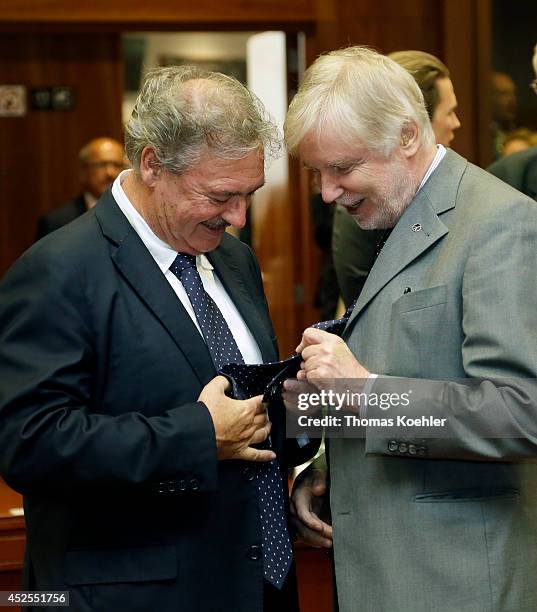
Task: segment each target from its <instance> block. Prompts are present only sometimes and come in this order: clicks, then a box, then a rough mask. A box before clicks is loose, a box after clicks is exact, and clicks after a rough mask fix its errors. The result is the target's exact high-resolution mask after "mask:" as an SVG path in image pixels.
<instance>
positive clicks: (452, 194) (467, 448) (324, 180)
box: [285, 47, 537, 612]
mask: <svg viewBox="0 0 537 612" xmlns="http://www.w3.org/2000/svg"><path fill="white" fill-rule="evenodd" d="M285 129H286V139H287V144H288V147H289V150H290V151H291V152H292V153H296V154H299V155H300V157H301V159H302V161H303V162H304V164H305V165H306V166H307V167H309V168H311V169H312V170H313V171H315V172H318V173H319V175H320V181H321V185H322V196H323V200H324V201H325V202H338V203H341V204H342V205H343V206H345V208H346V209H347V211H348V212H349V214H351V215H352V216H353V217H354V219H355V221H356V222H357V223H358V225H359V226H360V227H362V228H367V229H388V230H391V233H390V234H389V237H387V239H386V242H385V244H384V246H382V247H381V250H380V254H379V255H378V257H377V259H376V262H375V264H374V265H373V268H372V270H371V273H370V275H369V277H368V279H367V281H366V284H365V286H364V289H363V291H362V293H361V295H360V297H359V299H358V302H357V304H356V306H355V308H354V311H353V313H352V315H351V317H350V320H349V322H348V325H347V327H346V330H345V332H344V334H343V338H338V337H336V336H334V335H332V334H328V333H326V332H323V331H321V330H317V329H312V328H309V329H307V330H306V331H305V332H304V334H303V337H302V340H301V342H300V345H299V346H298V347H297V351H298V352H300V353H301V354H302V357H303V364H302V370H301V372H299V375H298V379H299V380H298V381H287V382H286V384H285V387H286V399H287V400H288V402H291V401H292V399H293V395H294V394H296V393H298V392H299V391H300V388H301V385H302V384H303V383H304V381H306V382H308V383H312V384H313V386H314V387H316V388H318V389H324V388H325V386H326V384H328V381H329V380H331V379H344V380H343V383H345V384H347V385H349V386H352V388H353V389H354V390H356V389H359V390H363V391H364V392H366V391H369V392H370V395H369V398H370V399H369V400H368V403H367V405H364V402H363V401H362V403H361V405H360V406H359V407H354V410H359V415H356V416H357V417H358V416H359V417H360V421H359V423H360V425H361V426H360V427H352V428H351V427H349V428H347V430H345V431H340V435H342V436H343V437H340V438H337V439H336V438H333V439H329V440H327V448H328V452H327V462H326V461H325V460H324V458H321V459H319V460H317V461H316V462H315V463H314V465H313V466H311V467H310V468H309V469H308V470H307V471H306V473H305V475H304V476H303V477H302V479H301V481H300V482H299V484H298V486H297V487H296V489H295V492H294V495H293V501H294V512H295V516H296V522H297V525H298V528H299V531H300V533H301V535H302V537H303V538H304V539H306V540H308V541H310V542H311V543H313V544H317V545H321V546H326V547H330V546H331V545H332V536H333V547H334V563H335V577H336V586H337V600H338V604H339V610H340V611H341V612H394V611H395V610H398V611H402V612H410V611H412V612H431V611H432V610H435V611H444V612H447V611H449V612H485V611H487V612H489V611H490V612H492V611H494V612H499V611H502V612H503V611H507V610H509V611H516V612H529V611H530V610H531V611H535V610H537V464H535V462H534V460H535V457H536V456H537V402H536V397H537V393H536V392H535V379H536V378H537V339H536V337H535V329H537V308H536V304H537V281H536V278H535V270H536V269H537V208H536V207H535V202H533V201H531V200H530V199H529V198H527V197H526V196H524V195H523V194H521V193H520V192H518V191H515V190H514V189H512V188H511V187H509V186H507V185H506V184H504V183H502V182H501V181H499V180H497V179H496V178H495V177H493V176H491V175H489V174H488V173H486V172H484V171H482V170H481V169H479V168H477V167H476V166H473V165H472V164H470V163H468V162H467V161H466V160H465V159H463V158H462V157H460V156H459V155H457V154H456V153H454V152H453V151H450V150H446V149H445V148H444V147H442V146H441V145H435V143H434V136H433V133H432V130H431V125H430V121H429V119H428V117H427V113H426V110H425V107H424V104H423V97H422V94H421V92H420V90H419V88H418V86H417V85H416V83H415V81H414V79H413V78H412V76H411V75H409V74H408V73H407V72H406V71H405V70H404V69H403V68H401V67H400V66H398V65H397V64H396V63H395V62H393V61H392V60H390V59H388V58H387V57H385V56H382V55H380V54H378V53H376V52H374V51H372V50H370V49H367V48H363V47H351V48H348V49H344V50H339V51H335V52H332V53H329V54H328V55H324V56H321V57H320V58H318V59H317V61H316V62H315V63H314V64H313V65H312V66H311V67H310V68H309V70H308V71H307V72H306V75H305V78H304V81H303V83H302V85H301V87H300V89H299V91H298V93H297V95H296V96H295V98H294V100H293V101H292V103H291V106H290V109H289V113H288V116H287V120H286V126H285ZM385 238H386V237H385ZM343 383H342V381H341V380H340V386H341V384H343ZM403 390H407V391H409V397H410V401H408V402H406V403H405V402H392V404H391V405H390V406H389V408H388V409H387V410H382V409H380V408H379V407H378V406H377V405H376V404H375V403H374V402H372V401H371V398H372V397H373V396H375V395H376V396H377V397H379V395H380V394H382V393H393V392H396V391H403ZM392 399H393V398H392ZM351 409H353V408H352V407H351ZM425 417H430V419H431V420H429V421H427V420H424V418H425ZM435 418H436V419H437V421H440V422H441V425H439V426H437V425H434V423H433V421H432V419H435ZM381 419H384V420H385V422H386V423H385V425H386V427H383V423H382V420H381ZM390 419H391V420H392V423H390V422H389V421H390ZM411 419H421V422H420V420H414V421H412V420H411ZM327 464H328V466H329V470H328V473H329V476H330V478H329V480H330V483H329V484H327V478H326V474H327V469H326V465H327ZM328 489H329V498H330V510H331V524H329V522H330V521H329V520H328V519H326V521H325V520H321V518H319V515H320V514H321V510H320V506H321V503H322V500H323V498H324V497H326V495H327V490H328ZM321 516H323V515H321ZM332 529H333V533H332Z"/></svg>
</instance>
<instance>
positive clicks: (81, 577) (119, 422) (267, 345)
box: [0, 191, 302, 612]
mask: <svg viewBox="0 0 537 612" xmlns="http://www.w3.org/2000/svg"><path fill="white" fill-rule="evenodd" d="M208 257H209V259H210V261H211V263H212V264H213V266H214V268H215V270H216V273H217V274H218V276H219V278H220V279H221V281H222V283H223V284H224V286H225V288H226V290H227V291H228V292H229V294H230V296H231V297H232V299H233V301H234V303H235V304H236V306H237V308H238V310H239V311H240V313H241V315H242V316H243V318H244V320H245V322H246V323H247V325H248V327H249V329H250V330H251V332H252V334H253V336H254V337H255V339H256V341H257V343H258V345H259V348H260V350H261V354H262V356H263V359H264V360H266V361H273V360H275V359H276V358H277V347H276V340H275V336H274V331H273V328H272V324H271V321H270V318H269V313H268V308H267V303H266V300H265V296H264V293H263V286H262V281H261V275H260V271H259V267H258V264H257V262H256V259H255V257H254V256H253V254H252V252H251V251H250V249H249V248H248V247H247V246H246V245H244V244H243V243H241V242H239V241H238V240H236V239H235V238H233V237H231V236H229V235H228V234H226V235H224V238H223V240H222V243H221V245H220V246H219V247H218V248H217V249H216V250H215V251H213V252H211V253H210V254H209V255H208ZM214 376H215V369H214V366H213V363H212V361H211V357H210V355H209V352H208V350H207V347H206V345H205V343H204V341H203V340H202V338H201V336H200V334H199V332H198V331H197V329H196V327H195V325H194V323H193V322H192V320H191V319H190V317H189V315H188V314H187V312H186V311H185V310H184V308H183V306H182V304H181V302H180V301H179V300H178V298H177V296H176V295H175V293H174V292H173V290H172V288H171V287H170V285H169V283H168V281H167V280H166V279H165V277H164V275H163V274H162V273H161V271H160V269H159V268H158V266H157V265H156V263H155V261H154V260H153V258H152V257H151V255H150V253H149V252H148V251H147V249H146V248H145V246H144V244H143V243H142V241H141V240H140V238H139V237H138V235H137V234H136V232H135V231H134V230H133V229H132V227H131V226H130V224H129V223H128V221H127V220H126V218H125V217H124V215H123V214H122V213H121V211H120V209H119V207H118V206H117V204H116V203H115V200H114V199H113V197H112V195H111V192H110V191H108V192H107V193H106V194H105V195H104V196H103V198H101V200H100V201H99V202H98V203H97V205H96V206H95V207H94V208H93V209H92V210H91V211H89V212H88V213H87V214H86V215H84V216H82V217H81V218H79V219H77V220H75V221H74V222H73V223H71V224H70V225H69V227H68V228H62V229H60V230H58V231H57V232H55V233H54V234H53V235H50V236H47V237H45V238H44V239H43V240H40V241H39V242H38V243H36V244H35V245H34V246H33V247H32V248H31V249H29V250H28V251H27V252H26V253H25V254H24V255H23V256H22V257H21V258H20V259H19V260H18V261H17V262H16V263H15V265H14V266H13V267H12V269H11V270H10V271H9V272H8V273H7V275H6V277H5V278H4V280H3V282H2V284H1V285H0V381H1V382H0V386H1V390H0V474H1V475H2V476H3V477H4V478H5V480H6V481H7V483H8V484H9V485H10V486H12V487H13V488H14V489H16V490H18V491H20V492H22V493H23V495H24V498H25V512H26V522H27V530H28V546H27V559H26V579H25V584H24V588H26V589H32V590H37V589H45V590H63V589H65V590H69V591H70V593H71V602H72V603H71V606H72V609H74V610H77V612H86V611H89V610H94V611H98V612H104V611H105V610H107V611H108V610H114V612H121V611H125V612H134V611H135V610H140V611H143V612H147V610H151V609H156V610H158V611H159V612H167V611H170V612H171V611H172V610H173V612H177V611H178V610H185V611H188V612H194V611H199V612H210V611H213V610H229V611H233V612H252V611H254V610H261V609H262V593H263V567H262V559H261V558H260V555H259V547H260V546H261V532H260V522H259V510H258V496H257V487H256V482H255V466H254V465H253V464H250V463H247V462H242V461H223V462H219V461H217V455H216V443H215V435H214V429H213V424H212V420H211V418H210V415H209V412H208V410H207V408H206V406H205V405H204V404H203V403H201V402H198V401H197V398H198V395H199V393H200V391H201V389H202V388H203V386H204V385H205V384H206V383H207V382H208V381H210V380H211V379H212V378H213V377H214ZM271 420H272V421H273V429H272V434H271V435H272V442H273V446H274V449H275V450H276V452H277V454H278V460H279V462H280V467H281V471H282V477H283V482H285V483H286V482H287V472H286V468H285V463H286V458H285V456H284V455H285V449H284V416H283V411H282V410H274V411H273V412H272V414H271ZM301 459H302V458H301ZM255 547H257V548H255Z"/></svg>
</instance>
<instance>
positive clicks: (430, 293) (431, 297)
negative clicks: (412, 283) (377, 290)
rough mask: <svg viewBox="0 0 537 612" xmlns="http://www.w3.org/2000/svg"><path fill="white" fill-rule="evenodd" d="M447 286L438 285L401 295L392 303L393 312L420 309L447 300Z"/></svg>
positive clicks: (443, 302)
mask: <svg viewBox="0 0 537 612" xmlns="http://www.w3.org/2000/svg"><path fill="white" fill-rule="evenodd" d="M447 295H448V292H447V286H446V285H439V286H438V287H431V288H430V289H422V290H420V291H415V292H413V293H407V294H405V295H402V296H401V297H400V298H399V299H398V300H397V301H396V302H395V303H394V305H393V307H392V311H393V314H396V313H403V312H412V311H413V310H422V309H423V308H430V307H431V306H438V305H439V304H445V303H446V302H447Z"/></svg>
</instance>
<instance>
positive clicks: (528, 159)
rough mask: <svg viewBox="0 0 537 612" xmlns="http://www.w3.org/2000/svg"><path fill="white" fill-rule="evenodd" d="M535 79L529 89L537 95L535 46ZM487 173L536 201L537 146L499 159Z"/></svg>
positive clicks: (536, 46)
mask: <svg viewBox="0 0 537 612" xmlns="http://www.w3.org/2000/svg"><path fill="white" fill-rule="evenodd" d="M532 65H533V71H534V73H535V79H534V80H533V81H532V82H531V83H530V87H531V88H532V90H533V91H534V93H535V94H536V95H537V45H535V47H534V49H533V58H532ZM487 170H488V171H489V172H491V173H492V174H494V176H497V177H498V178H500V179H502V181H505V182H506V183H509V185H511V186H512V187H514V188H515V189H518V190H519V191H522V193H525V194H526V195H528V196H529V197H530V198H533V199H534V200H537V145H536V146H532V147H530V148H526V149H525V150H523V151H520V152H518V153H513V154H512V155H508V156H507V157H505V158H502V159H499V160H498V161H496V162H494V163H493V164H492V165H491V166H489V167H488V168H487Z"/></svg>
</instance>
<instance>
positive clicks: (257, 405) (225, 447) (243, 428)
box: [198, 376, 276, 461]
mask: <svg viewBox="0 0 537 612" xmlns="http://www.w3.org/2000/svg"><path fill="white" fill-rule="evenodd" d="M228 387H229V381H228V380H227V379H226V378H224V377H223V376H217V377H216V378H213V380H211V381H210V382H209V383H207V384H206V385H205V387H204V388H203V389H202V391H201V393H200V396H199V398H198V401H200V402H203V403H204V404H205V405H206V406H207V408H208V410H209V414H210V415H211V418H212V420H213V424H214V431H215V435H216V448H217V452H218V459H220V460H223V459H244V460H246V461H272V459H275V458H276V455H275V454H274V453H273V452H272V451H270V450H259V449H257V448H252V446H251V445H252V444H259V443H260V442H263V441H264V440H266V439H267V436H268V435H269V433H270V428H271V423H270V421H269V420H268V417H267V411H266V409H265V407H264V405H263V403H262V396H261V395H258V396H256V397H252V398H250V399H247V400H235V399H231V398H230V397H228V396H227V395H226V390H227V389H228Z"/></svg>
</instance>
